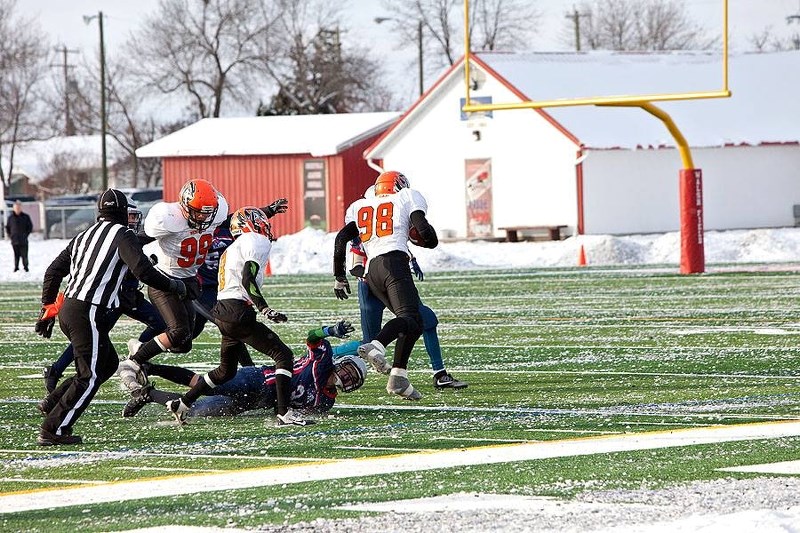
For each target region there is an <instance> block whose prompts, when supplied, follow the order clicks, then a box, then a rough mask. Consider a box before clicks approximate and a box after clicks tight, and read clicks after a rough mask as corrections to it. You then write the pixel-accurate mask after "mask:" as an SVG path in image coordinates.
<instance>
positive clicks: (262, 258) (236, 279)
mask: <svg viewBox="0 0 800 533" xmlns="http://www.w3.org/2000/svg"><path fill="white" fill-rule="evenodd" d="M271 250H272V241H270V240H269V237H267V236H265V235H261V234H260V233H252V232H248V233H242V234H241V235H239V236H238V237H236V240H234V241H233V244H231V245H230V246H228V248H226V249H225V252H224V253H223V254H222V257H220V259H219V292H217V300H231V299H235V300H244V301H246V302H250V303H253V302H252V300H251V299H250V295H248V294H247V290H246V289H245V288H244V287H243V286H242V270H243V269H244V265H245V263H247V262H248V261H253V262H254V263H256V264H257V265H258V267H259V268H258V274H256V286H257V287H258V288H259V289H260V288H261V285H263V284H264V271H265V270H266V268H267V261H269V253H270V251H271Z"/></svg>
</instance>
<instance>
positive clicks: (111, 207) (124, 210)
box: [97, 189, 128, 226]
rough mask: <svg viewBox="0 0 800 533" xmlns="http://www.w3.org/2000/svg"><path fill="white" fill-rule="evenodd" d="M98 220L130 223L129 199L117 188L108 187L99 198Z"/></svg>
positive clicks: (125, 224) (123, 223)
mask: <svg viewBox="0 0 800 533" xmlns="http://www.w3.org/2000/svg"><path fill="white" fill-rule="evenodd" d="M97 220H106V221H108V222H114V223H115V224H122V225H124V226H127V225H128V199H127V198H126V197H125V195H124V194H122V193H121V192H120V191H118V190H117V189H108V190H107V191H106V192H104V193H103V194H101V195H100V198H99V199H98V200H97Z"/></svg>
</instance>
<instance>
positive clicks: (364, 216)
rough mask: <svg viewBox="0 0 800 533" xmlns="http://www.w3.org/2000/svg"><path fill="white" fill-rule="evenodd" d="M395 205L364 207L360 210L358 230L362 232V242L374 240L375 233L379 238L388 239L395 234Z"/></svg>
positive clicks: (384, 204) (385, 204)
mask: <svg viewBox="0 0 800 533" xmlns="http://www.w3.org/2000/svg"><path fill="white" fill-rule="evenodd" d="M393 213H394V204H393V203H391V202H386V203H383V204H378V206H377V207H375V208H373V207H372V206H369V205H367V206H364V207H362V208H361V209H359V210H358V221H357V222H356V224H358V229H359V231H360V232H361V241H362V242H366V241H368V240H370V239H371V238H372V235H373V233H374V234H375V235H376V236H378V237H386V236H387V235H391V234H392V233H394V223H393V222H392V214H393Z"/></svg>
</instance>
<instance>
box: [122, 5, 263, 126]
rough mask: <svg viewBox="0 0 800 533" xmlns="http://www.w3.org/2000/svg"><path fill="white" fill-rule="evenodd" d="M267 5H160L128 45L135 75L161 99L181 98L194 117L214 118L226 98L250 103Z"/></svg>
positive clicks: (261, 44) (219, 111)
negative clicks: (250, 78) (159, 95)
mask: <svg viewBox="0 0 800 533" xmlns="http://www.w3.org/2000/svg"><path fill="white" fill-rule="evenodd" d="M274 9H277V7H276V3H275V2H271V1H269V0H264V1H262V0H162V1H161V2H160V3H159V7H158V10H157V12H155V13H153V14H152V15H150V16H148V17H147V18H146V20H145V21H144V23H143V24H142V25H141V26H140V27H139V29H138V30H137V31H136V32H135V33H134V35H133V36H132V38H131V40H130V42H129V43H128V47H127V48H128V55H130V56H131V57H135V58H136V59H137V64H138V65H139V68H138V69H137V71H136V72H135V74H136V75H137V76H139V77H140V79H142V80H143V81H144V82H145V83H146V84H147V86H149V87H151V88H154V89H156V90H157V91H159V92H160V93H163V94H173V95H174V94H179V95H182V96H183V97H185V98H186V99H187V100H186V101H187V103H188V107H189V109H190V110H192V112H193V114H195V116H196V117H200V118H205V117H218V116H220V113H221V111H222V109H223V102H224V101H225V97H226V96H229V97H231V98H233V99H234V100H236V101H238V102H245V101H248V100H249V99H251V98H252V94H251V93H252V91H250V90H248V89H249V88H250V86H251V85H250V84H249V83H247V82H248V80H249V75H250V72H251V70H252V69H253V68H254V67H256V66H257V63H258V62H259V61H258V59H259V57H260V52H261V50H262V46H263V43H264V42H266V41H268V40H269V39H270V36H269V32H270V25H271V23H272V21H273V20H274V17H270V13H271V11H272V10H274Z"/></svg>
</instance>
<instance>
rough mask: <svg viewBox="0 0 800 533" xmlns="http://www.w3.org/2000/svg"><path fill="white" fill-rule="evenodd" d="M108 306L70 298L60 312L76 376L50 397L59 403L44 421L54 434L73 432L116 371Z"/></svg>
mask: <svg viewBox="0 0 800 533" xmlns="http://www.w3.org/2000/svg"><path fill="white" fill-rule="evenodd" d="M113 318H114V317H113V315H112V314H111V313H110V312H109V310H108V309H106V308H104V307H98V306H96V305H93V304H89V303H86V302H83V301H81V300H75V299H73V298H67V299H66V300H64V305H63V306H62V307H61V311H60V312H59V313H58V322H59V326H60V327H61V331H63V332H64V335H66V336H67V338H68V339H69V340H70V342H71V343H72V346H73V348H74V350H75V375H74V376H72V377H70V378H69V379H66V380H64V381H63V382H62V383H61V385H60V386H59V387H58V388H57V389H56V390H55V391H53V393H52V394H51V395H50V397H49V398H51V399H52V400H55V401H56V403H55V405H54V407H53V408H52V409H50V411H49V412H48V413H47V416H46V417H45V419H44V422H42V429H43V430H45V431H48V432H50V433H52V434H54V435H70V434H72V426H73V424H75V422H76V421H77V420H78V418H79V417H80V416H81V414H83V411H85V410H86V408H87V407H88V406H89V403H90V402H91V401H92V398H94V395H95V394H96V393H97V391H98V390H99V389H100V385H102V384H103V383H104V382H105V381H106V380H108V378H110V377H111V376H113V375H114V372H116V371H117V364H118V363H119V360H118V357H117V352H116V350H115V349H114V345H113V344H111V339H109V338H108V332H109V331H110V330H111V326H112V325H113Z"/></svg>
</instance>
